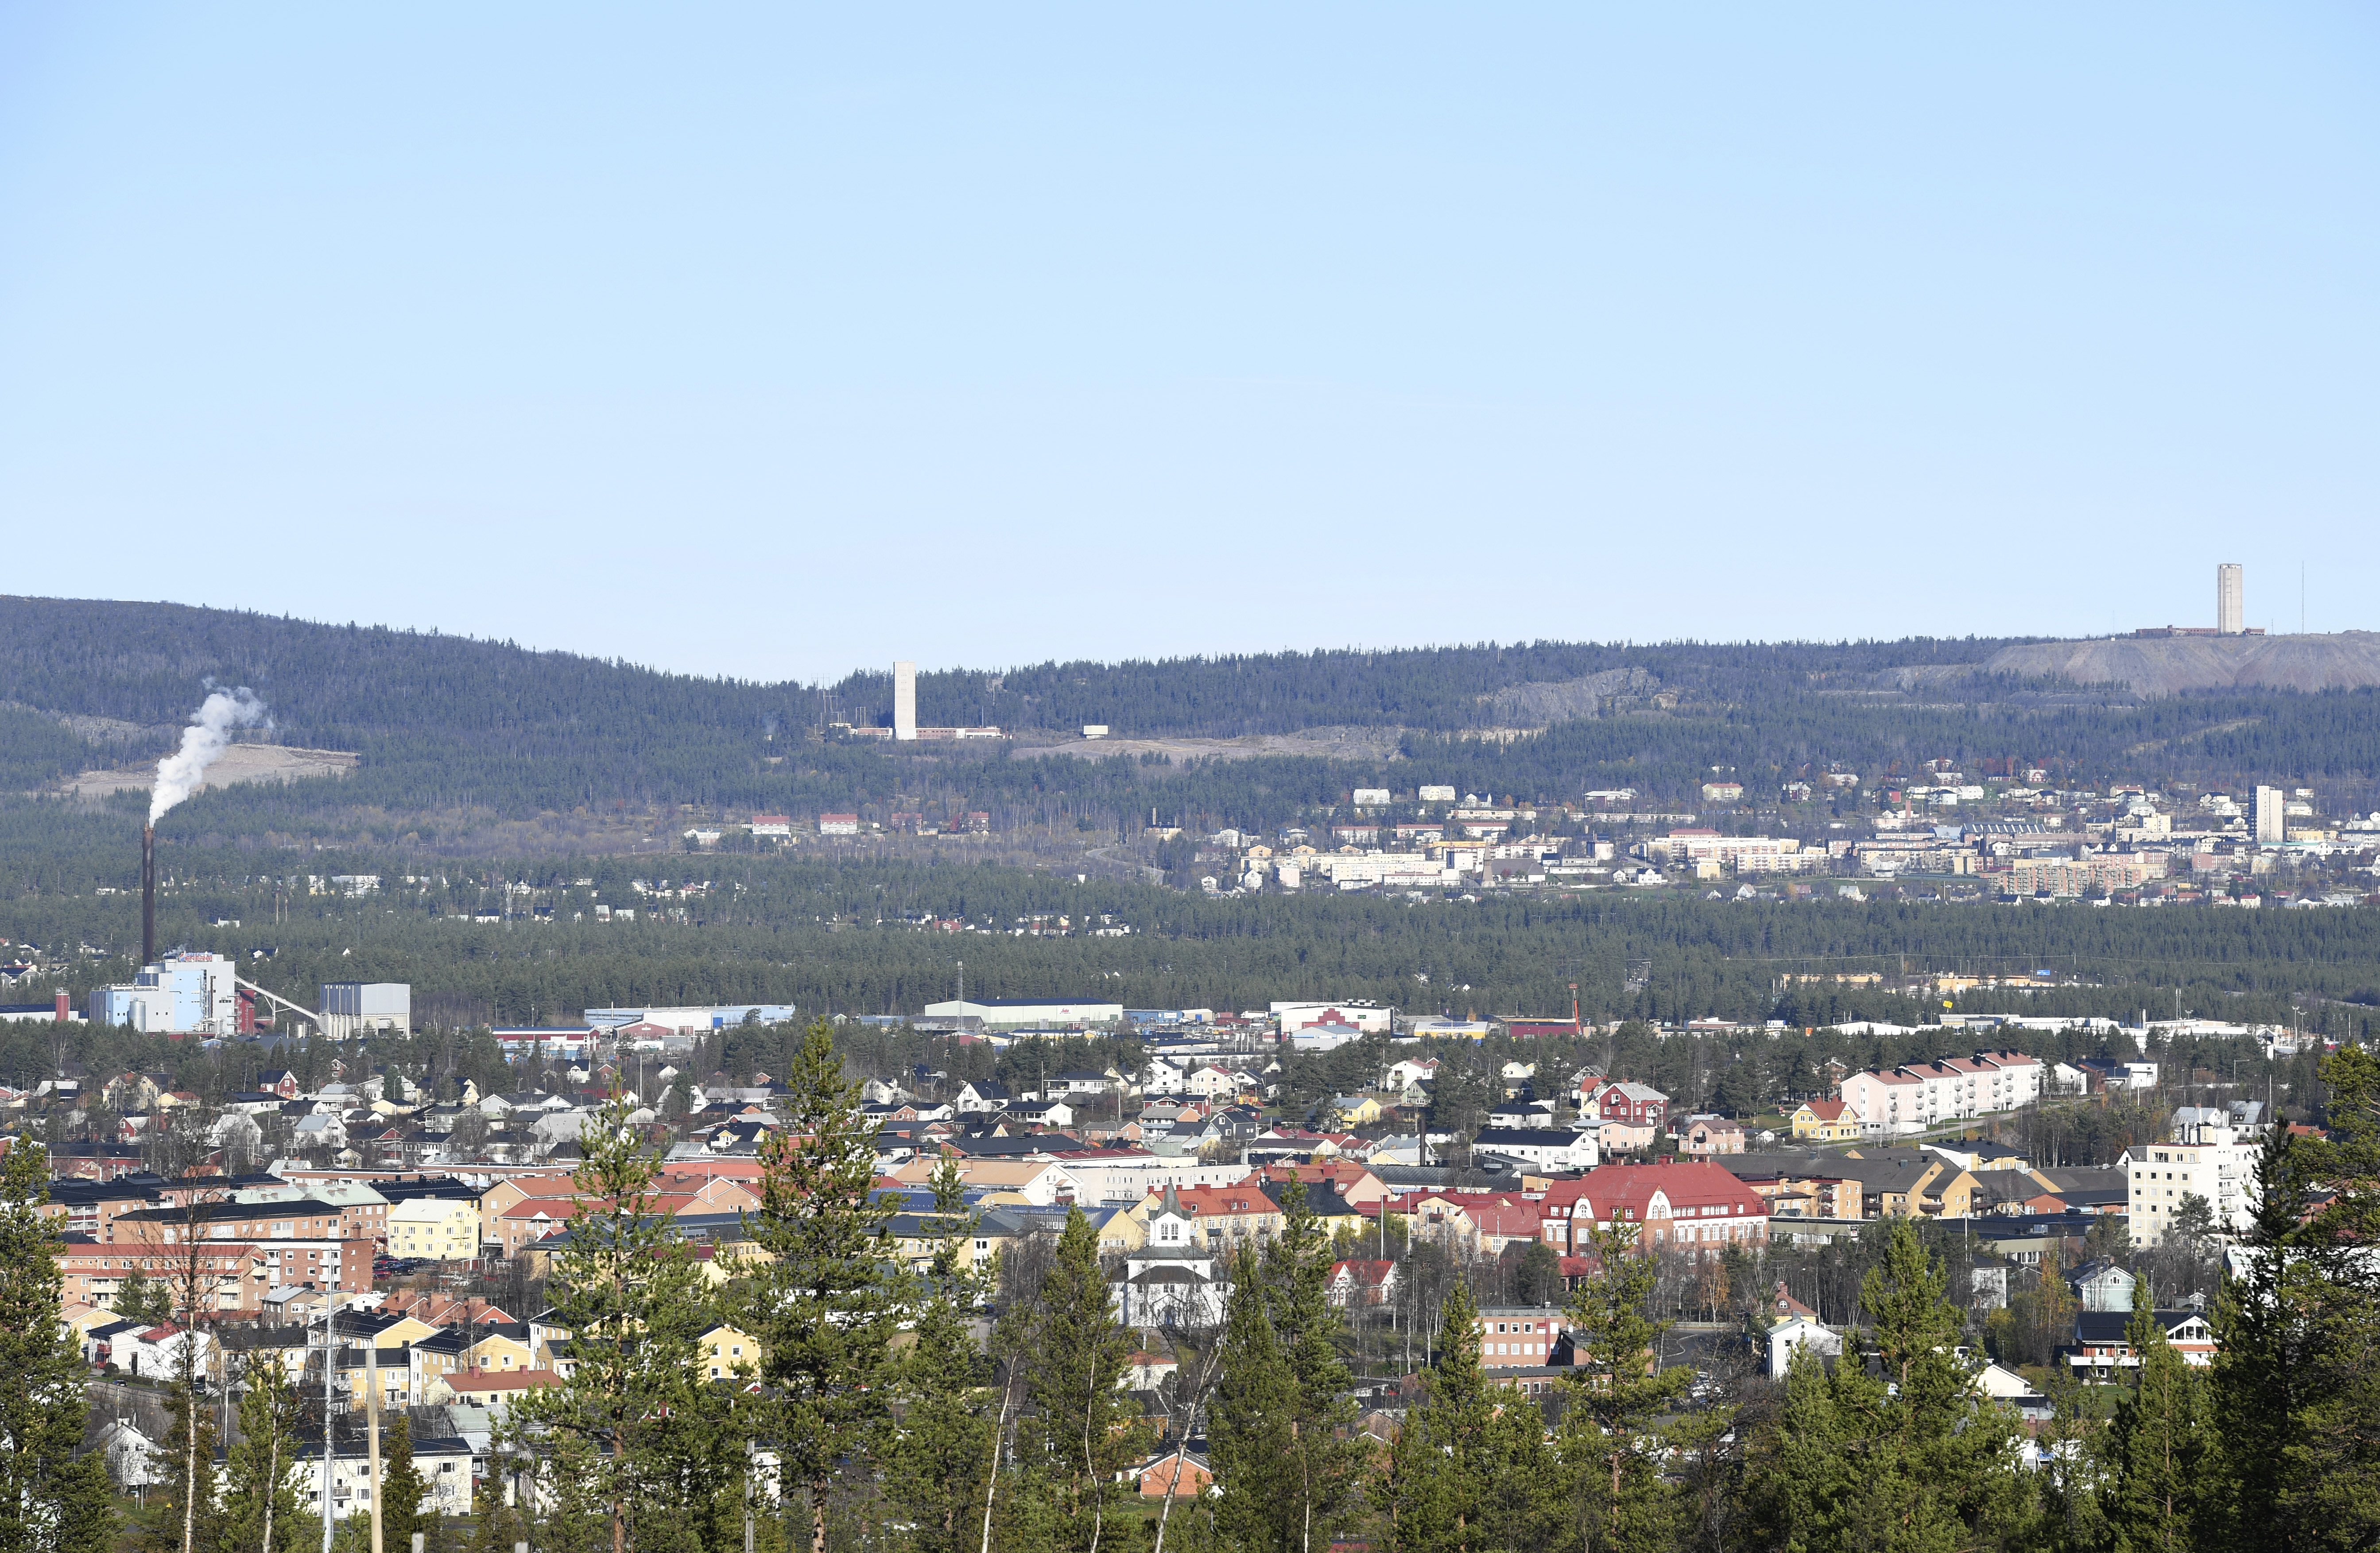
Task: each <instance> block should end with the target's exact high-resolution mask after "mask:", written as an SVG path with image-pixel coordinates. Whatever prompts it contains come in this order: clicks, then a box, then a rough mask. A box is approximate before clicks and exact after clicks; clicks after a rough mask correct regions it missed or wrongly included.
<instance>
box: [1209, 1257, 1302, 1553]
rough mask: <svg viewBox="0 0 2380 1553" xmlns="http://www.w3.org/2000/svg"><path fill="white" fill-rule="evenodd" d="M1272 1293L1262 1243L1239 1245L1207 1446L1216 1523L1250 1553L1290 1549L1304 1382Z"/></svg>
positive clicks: (1278, 1552)
mask: <svg viewBox="0 0 2380 1553" xmlns="http://www.w3.org/2000/svg"><path fill="white" fill-rule="evenodd" d="M1266 1293H1267V1291H1266V1288H1265V1280H1264V1273H1263V1264H1262V1263H1261V1262H1260V1261H1259V1260H1258V1259H1257V1253H1256V1250H1255V1248H1254V1247H1252V1246H1248V1245H1242V1246H1240V1247H1239V1248H1238V1250H1237V1251H1236V1252H1235V1253H1234V1255H1233V1258H1232V1296H1231V1300H1230V1302H1229V1303H1228V1304H1226V1306H1225V1308H1224V1313H1223V1337H1222V1353H1221V1355H1220V1368H1219V1369H1218V1370H1217V1372H1216V1376H1215V1391H1214V1397H1213V1400H1212V1401H1210V1402H1209V1403H1208V1419H1207V1450H1208V1463H1209V1464H1210V1465H1211V1466H1212V1467H1213V1468H1214V1472H1215V1484H1216V1486H1217V1488H1219V1489H1220V1496H1219V1497H1218V1498H1217V1501H1216V1504H1215V1519H1216V1523H1217V1525H1218V1526H1219V1527H1220V1529H1221V1530H1222V1532H1223V1534H1224V1535H1226V1536H1227V1537H1228V1538H1229V1539H1230V1541H1231V1542H1232V1543H1233V1545H1234V1546H1235V1547H1240V1548H1243V1549H1245V1550H1246V1553H1284V1549H1286V1548H1287V1547H1289V1544H1288V1543H1287V1542H1286V1541H1285V1539H1284V1535H1283V1523H1282V1515H1281V1512H1282V1510H1283V1508H1284V1507H1285V1506H1286V1505H1287V1504H1289V1503H1290V1502H1291V1500H1290V1498H1289V1495H1288V1490H1289V1488H1290V1487H1291V1485H1290V1484H1289V1483H1288V1482H1287V1478H1288V1477H1289V1475H1290V1472H1291V1469H1292V1468H1293V1466H1294V1460H1295V1440H1294V1438H1293V1434H1292V1430H1293V1426H1294V1423H1295V1419H1296V1416H1297V1381H1296V1377H1295V1374H1294V1372H1293V1370H1292V1368H1291V1365H1290V1358H1289V1353H1288V1352H1287V1350H1286V1348H1285V1347H1284V1345H1283V1344H1282V1342H1281V1334H1280V1332H1279V1331H1278V1330H1277V1329H1275V1328H1274V1326H1273V1321H1272V1313H1271V1310H1270V1309H1269V1305H1270V1302H1269V1300H1268V1299H1267V1298H1266Z"/></svg>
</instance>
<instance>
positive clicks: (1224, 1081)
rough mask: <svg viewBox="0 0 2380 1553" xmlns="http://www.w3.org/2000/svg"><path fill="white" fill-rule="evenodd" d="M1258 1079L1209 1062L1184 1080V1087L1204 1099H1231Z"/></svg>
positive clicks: (1250, 1086)
mask: <svg viewBox="0 0 2380 1553" xmlns="http://www.w3.org/2000/svg"><path fill="white" fill-rule="evenodd" d="M1255 1084H1256V1080H1254V1079H1252V1078H1250V1077H1249V1076H1248V1075H1247V1074H1244V1073H1234V1072H1233V1071H1232V1070H1231V1069H1229V1068H1225V1067H1219V1066H1217V1065H1216V1064H1215V1063H1212V1062H1209V1063H1208V1064H1207V1065H1206V1066H1205V1067H1203V1068H1200V1069H1198V1070H1197V1071H1196V1072H1195V1073H1193V1074H1191V1075H1190V1076H1189V1077H1188V1078H1187V1079H1185V1080H1184V1082H1183V1087H1184V1088H1185V1089H1187V1090H1188V1091H1189V1092H1190V1093H1191V1094H1193V1095H1196V1096H1197V1097H1198V1098H1200V1099H1202V1100H1212V1099H1217V1098H1223V1099H1229V1098H1231V1097H1232V1096H1233V1095H1236V1094H1238V1093H1239V1092H1240V1091H1241V1090H1242V1089H1246V1088H1252V1087H1254V1086H1255Z"/></svg>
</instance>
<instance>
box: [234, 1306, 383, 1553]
mask: <svg viewBox="0 0 2380 1553" xmlns="http://www.w3.org/2000/svg"><path fill="white" fill-rule="evenodd" d="M241 1382H242V1384H241V1388H240V1397H239V1415H238V1418H239V1438H238V1439H237V1440H236V1441H235V1442H234V1443H233V1445H232V1446H231V1449H230V1450H228V1451H227V1452H226V1453H225V1463H224V1511H225V1514H224V1547H225V1550H226V1553H299V1550H300V1549H301V1548H302V1547H304V1546H305V1544H306V1541H307V1538H308V1535H309V1534H310V1531H311V1529H312V1527H313V1524H314V1523H312V1522H309V1521H303V1520H301V1519H300V1515H301V1514H302V1512H301V1511H300V1510H299V1509H298V1505H297V1484H298V1481H299V1478H300V1475H301V1472H302V1467H303V1463H302V1462H300V1461H299V1460H298V1455H299V1452H300V1451H301V1450H303V1447H302V1446H300V1445H299V1444H298V1441H297V1421H298V1407H297V1393H296V1391H295V1390H293V1389H291V1387H290V1384H289V1375H288V1372H287V1371H286V1370H285V1369H284V1368H283V1367H282V1365H281V1360H280V1357H279V1356H278V1355H277V1354H274V1353H271V1352H270V1351H264V1352H261V1353H258V1354H256V1355H253V1356H251V1357H250V1358H249V1362H248V1364H247V1365H245V1366H244V1368H243V1370H242V1373H241ZM398 1548H399V1553H408V1550H409V1545H404V1544H400V1545H398Z"/></svg>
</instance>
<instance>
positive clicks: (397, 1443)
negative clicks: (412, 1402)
mask: <svg viewBox="0 0 2380 1553" xmlns="http://www.w3.org/2000/svg"><path fill="white" fill-rule="evenodd" d="M429 1494H430V1485H429V1484H427V1483H425V1482H424V1481H422V1477H421V1470H420V1469H419V1467H417V1466H415V1465H414V1464H413V1427H412V1423H411V1421H410V1420H409V1419H407V1417H405V1416H404V1415H403V1414H402V1413H400V1414H399V1415H398V1416H397V1417H396V1418H395V1419H394V1420H392V1421H391V1423H390V1424H389V1426H388V1427H387V1429H385V1430H384V1431H383V1434H382V1436H381V1442H380V1531H381V1547H382V1548H383V1550H384V1553H412V1548H413V1534H414V1533H416V1532H423V1533H435V1532H436V1531H437V1529H438V1511H437V1509H436V1507H435V1506H432V1507H431V1509H429V1510H428V1511H424V1510H423V1509H422V1501H423V1500H424V1499H426V1498H428V1497H429Z"/></svg>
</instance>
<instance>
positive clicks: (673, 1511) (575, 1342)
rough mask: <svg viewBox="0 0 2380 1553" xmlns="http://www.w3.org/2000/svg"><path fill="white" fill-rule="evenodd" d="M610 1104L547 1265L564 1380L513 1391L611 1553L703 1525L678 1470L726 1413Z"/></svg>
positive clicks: (673, 1244) (591, 1135) (587, 1132)
mask: <svg viewBox="0 0 2380 1553" xmlns="http://www.w3.org/2000/svg"><path fill="white" fill-rule="evenodd" d="M627 1116H628V1104H627V1101H626V1099H625V1097H624V1096H622V1095H620V1094H618V1093H616V1092H615V1093H614V1094H613V1098H612V1100H611V1102H610V1103H609V1104H608V1105H606V1106H605V1107H604V1109H603V1110H601V1112H600V1113H598V1115H597V1116H596V1118H595V1119H594V1120H592V1121H590V1122H588V1124H587V1126H586V1127H585V1128H584V1129H583V1130H582V1131H581V1133H580V1134H579V1147H580V1148H581V1149H582V1150H583V1151H584V1153H585V1160H584V1162H583V1163H582V1164H581V1165H580V1166H579V1168H578V1170H577V1172H576V1173H575V1174H574V1175H573V1177H572V1181H573V1184H574V1185H576V1187H577V1190H578V1192H579V1194H580V1195H581V1196H582V1197H583V1198H585V1199H587V1201H586V1203H585V1206H584V1208H583V1211H581V1212H580V1213H579V1215H578V1216H577V1218H575V1219H572V1220H571V1222H570V1232H569V1236H568V1238H567V1239H566V1240H565V1242H564V1244H563V1246H562V1249H561V1250H560V1251H559V1252H558V1253H557V1254H556V1256H555V1257H554V1260H553V1274H552V1278H551V1282H550V1285H549V1289H548V1292H549V1294H550V1295H551V1297H552V1299H553V1320H554V1322H555V1323H556V1324H557V1325H559V1326H561V1327H563V1328H564V1329H566V1330H567V1331H568V1332H569V1334H570V1336H569V1342H570V1355H571V1366H570V1374H569V1377H568V1378H566V1379H565V1381H564V1382H563V1383H562V1384H561V1385H559V1386H554V1387H548V1388H545V1389H535V1390H530V1391H528V1392H525V1393H523V1394H522V1395H521V1396H520V1397H519V1398H518V1399H517V1400H516V1401H515V1402H514V1403H513V1405H512V1410H511V1413H512V1415H513V1417H514V1418H515V1419H516V1420H517V1423H518V1424H519V1425H521V1426H529V1425H534V1426H537V1427H538V1428H539V1429H540V1431H541V1432H542V1434H543V1437H544V1438H545V1439H546V1441H547V1442H548V1443H549V1444H550V1445H552V1446H553V1448H554V1449H556V1450H563V1451H567V1452H568V1453H569V1454H570V1455H571V1457H572V1460H573V1470H572V1471H571V1473H570V1474H568V1477H569V1482H570V1486H571V1488H572V1490H573V1492H574V1493H577V1494H580V1495H583V1496H585V1497H586V1498H588V1500H589V1503H590V1504H597V1505H600V1506H601V1513H602V1514H603V1516H604V1518H605V1519H606V1520H607V1521H608V1522H609V1527H610V1536H609V1540H610V1543H611V1545H612V1547H613V1553H624V1550H625V1547H626V1546H627V1543H628V1537H629V1532H630V1529H631V1526H632V1525H633V1524H635V1523H637V1522H638V1521H640V1520H644V1519H648V1518H653V1519H667V1520H672V1521H676V1522H684V1521H685V1520H686V1519H687V1518H689V1517H693V1518H699V1517H701V1516H703V1515H705V1514H707V1513H708V1511H710V1506H709V1505H708V1504H702V1503H689V1502H688V1495H687V1492H686V1483H685V1481H684V1474H683V1472H682V1470H681V1468H682V1464H683V1462H685V1460H686V1458H687V1457H688V1456H689V1455H693V1454H699V1453H700V1452H701V1451H702V1450H705V1449H707V1448H708V1445H709V1431H710V1429H711V1428H712V1427H713V1426H715V1422H716V1419H715V1416H714V1415H716V1414H718V1413H723V1412H724V1411H725V1409H726V1406H727V1404H726V1401H725V1400H724V1399H722V1397H720V1396H719V1395H717V1394H716V1393H715V1392H714V1390H713V1389H712V1388H711V1387H710V1383H709V1380H708V1378H707V1377H705V1376H704V1374H703V1372H702V1361H703V1353H702V1348H701V1344H700V1342H699V1341H698V1339H699V1338H700V1336H701V1334H702V1333H703V1331H704V1330H705V1329H707V1328H709V1327H710V1324H711V1312H712V1304H711V1300H710V1293H709V1289H708V1286H707V1284H706V1283H705V1280H704V1279H703V1276H702V1274H701V1272H700V1271H699V1270H698V1268H696V1267H695V1265H694V1262H693V1259H692V1257H691V1256H690V1255H689V1254H688V1251H687V1248H686V1243H685V1242H684V1240H682V1239H681V1238H680V1237H679V1235H678V1234H677V1231H676V1230H675V1227H674V1225H673V1224H672V1222H671V1220H670V1217H669V1215H668V1214H666V1213H664V1212H662V1210H660V1209H659V1208H657V1207H655V1206H654V1204H653V1194H652V1184H653V1180H654V1177H655V1176H656V1175H658V1174H659V1173H660V1169H661V1159H660V1156H659V1155H658V1154H657V1153H655V1152H653V1151H652V1150H650V1149H649V1148H647V1147H645V1145H644V1144H643V1143H642V1142H641V1141H639V1140H638V1139H637V1135H636V1134H635V1133H634V1131H633V1130H632V1129H631V1128H629V1127H628V1125H627V1120H626V1119H627Z"/></svg>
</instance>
